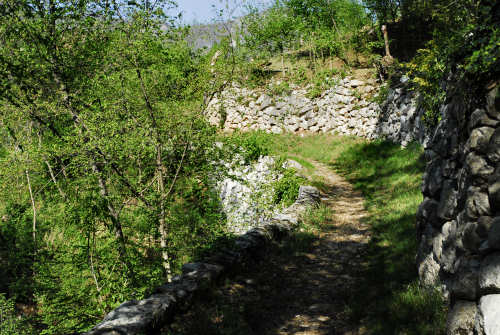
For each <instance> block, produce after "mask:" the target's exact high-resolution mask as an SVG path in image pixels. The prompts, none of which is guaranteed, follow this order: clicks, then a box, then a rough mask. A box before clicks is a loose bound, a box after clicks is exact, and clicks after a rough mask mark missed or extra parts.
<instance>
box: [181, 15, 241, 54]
mask: <svg viewBox="0 0 500 335" xmlns="http://www.w3.org/2000/svg"><path fill="white" fill-rule="evenodd" d="M240 26H241V20H240V19H236V20H233V21H230V22H227V23H211V24H199V25H193V26H191V31H190V33H189V36H188V37H187V40H188V42H189V44H190V45H191V46H192V47H193V48H194V49H201V48H205V47H206V48H210V47H211V46H213V45H214V43H218V42H220V41H221V39H222V38H223V37H224V36H227V35H228V34H229V32H231V33H232V34H235V33H236V32H237V31H238V30H239V28H240Z"/></svg>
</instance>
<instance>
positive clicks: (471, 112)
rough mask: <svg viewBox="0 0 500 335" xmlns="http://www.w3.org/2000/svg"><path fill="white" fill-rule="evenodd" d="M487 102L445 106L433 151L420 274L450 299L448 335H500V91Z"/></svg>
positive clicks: (421, 222) (421, 221)
mask: <svg viewBox="0 0 500 335" xmlns="http://www.w3.org/2000/svg"><path fill="white" fill-rule="evenodd" d="M480 100H481V99H480ZM482 100H483V101H486V102H485V103H484V104H483V105H482V106H477V104H475V106H474V107H468V105H474V104H472V103H470V102H468V103H465V102H464V101H462V99H460V96H456V97H454V98H452V99H451V101H450V103H448V104H446V105H444V106H442V108H441V114H442V120H441V122H440V123H439V125H438V127H437V129H436V130H435V132H434V134H433V137H432V139H431V140H430V142H429V143H428V145H427V148H426V150H425V157H426V159H427V168H426V171H425V175H424V180H423V184H422V192H423V194H424V197H425V198H424V201H423V202H422V204H421V205H420V208H419V210H418V235H419V239H420V248H419V255H418V259H417V261H418V271H419V275H420V278H421V280H422V281H423V282H424V283H426V284H428V285H438V286H440V287H441V289H442V291H443V293H444V295H445V297H446V298H448V299H449V303H450V313H449V318H448V334H486V335H497V334H500V97H499V92H498V88H496V89H493V90H491V91H490V92H489V93H488V94H487V97H486V99H482Z"/></svg>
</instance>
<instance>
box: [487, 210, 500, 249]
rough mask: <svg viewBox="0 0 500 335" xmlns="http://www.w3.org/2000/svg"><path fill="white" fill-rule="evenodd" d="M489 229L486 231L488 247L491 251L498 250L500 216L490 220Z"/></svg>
mask: <svg viewBox="0 0 500 335" xmlns="http://www.w3.org/2000/svg"><path fill="white" fill-rule="evenodd" d="M490 225H491V228H490V229H489V231H488V245H489V247H490V248H493V249H500V216H498V217H496V218H494V219H493V218H491V223H490Z"/></svg>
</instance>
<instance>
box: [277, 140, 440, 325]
mask: <svg viewBox="0 0 500 335" xmlns="http://www.w3.org/2000/svg"><path fill="white" fill-rule="evenodd" d="M271 152H272V153H275V154H282V155H283V154H286V155H290V156H297V157H302V158H305V159H313V160H316V161H319V162H322V163H324V164H327V165H329V166H330V167H331V168H332V169H335V170H336V171H338V172H339V173H341V174H342V175H343V176H344V177H345V178H346V179H347V180H349V181H350V182H351V183H352V184H353V185H354V187H355V188H356V189H358V190H360V191H361V192H362V193H363V195H364V197H365V205H366V208H367V210H368V212H369V217H368V218H367V223H368V224H369V225H370V226H371V228H372V232H373V233H372V236H373V238H372V241H371V243H370V245H369V259H368V260H367V261H368V264H369V265H368V267H367V270H366V274H365V275H366V278H367V280H366V281H365V285H363V287H360V288H359V290H358V292H357V293H356V296H353V297H352V299H350V300H351V301H350V302H349V306H348V309H349V310H348V312H349V313H350V315H351V317H352V318H353V322H356V321H359V322H361V320H363V323H365V324H366V328H367V329H368V331H369V332H370V333H372V334H444V327H445V315H446V311H445V305H444V303H443V301H442V299H441V298H440V296H439V294H438V293H437V292H436V291H434V290H429V289H424V288H422V287H420V286H419V285H418V277H417V271H416V266H415V255H416V251H417V237H416V233H415V223H416V217H415V216H416V215H415V214H416V212H417V208H418V205H419V204H420V202H421V201H422V194H421V192H420V184H421V179H422V173H423V170H424V167H425V164H424V162H423V159H422V154H423V150H422V148H421V146H419V145H417V144H414V145H411V146H409V147H408V148H405V149H402V148H400V146H398V145H394V144H391V143H387V142H383V141H375V142H368V141H365V140H362V139H359V138H351V137H336V136H329V135H314V136H304V137H300V136H294V135H289V134H288V135H281V136H275V137H273V140H272V148H271Z"/></svg>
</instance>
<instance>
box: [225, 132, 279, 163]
mask: <svg viewBox="0 0 500 335" xmlns="http://www.w3.org/2000/svg"><path fill="white" fill-rule="evenodd" d="M223 140H224V141H225V142H226V143H228V144H230V145H231V146H232V147H233V148H234V149H235V150H237V151H238V152H239V153H240V154H241V155H242V156H243V158H244V160H245V163H246V164H248V163H251V162H255V161H257V160H258V159H259V157H260V156H267V155H269V152H270V146H269V141H270V135H269V134H267V133H266V132H264V131H262V130H258V131H251V132H241V131H235V132H234V133H233V134H232V135H231V136H228V137H225V138H224V139H223Z"/></svg>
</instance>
